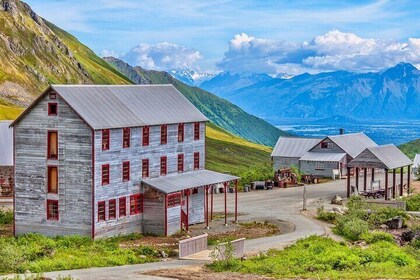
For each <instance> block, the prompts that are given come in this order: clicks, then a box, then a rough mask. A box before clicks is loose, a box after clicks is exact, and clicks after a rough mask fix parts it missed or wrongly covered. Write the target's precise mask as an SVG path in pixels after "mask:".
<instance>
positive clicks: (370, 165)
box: [347, 144, 413, 200]
mask: <svg viewBox="0 0 420 280" xmlns="http://www.w3.org/2000/svg"><path fill="white" fill-rule="evenodd" d="M412 164H413V163H412V161H411V160H410V159H409V158H408V157H407V156H406V155H405V154H404V153H403V152H401V151H400V150H399V149H398V148H397V147H396V146H395V145H392V144H391V145H382V146H377V147H371V148H367V149H365V150H364V151H363V152H361V153H360V154H359V155H357V156H356V157H355V158H354V159H353V160H352V161H350V162H349V163H348V165H347V174H350V169H351V168H354V169H355V186H354V189H355V191H357V192H358V193H361V194H363V195H365V196H366V197H372V198H379V197H384V198H385V200H389V199H390V198H391V197H392V198H395V197H396V196H402V195H403V193H404V187H405V188H406V189H407V193H408V194H409V193H410V180H411V178H410V173H411V172H410V168H411V165H412ZM405 167H407V182H406V185H404V168H405ZM377 169H383V170H384V171H385V174H384V175H385V177H384V182H381V181H380V180H376V178H375V170H377ZM397 170H399V184H398V182H397ZM368 171H371V172H370V173H371V178H370V180H369V181H370V182H369V183H370V184H369V186H368ZM390 172H391V173H392V184H390V182H389V181H390V180H389V173H390ZM361 173H362V174H363V175H362V176H360V175H361ZM359 177H362V178H363V190H362V191H360V190H359V187H360V184H359ZM381 183H382V184H381ZM351 187H352V186H351V182H350V176H347V197H350V195H351V194H352V193H353V191H352V189H351Z"/></svg>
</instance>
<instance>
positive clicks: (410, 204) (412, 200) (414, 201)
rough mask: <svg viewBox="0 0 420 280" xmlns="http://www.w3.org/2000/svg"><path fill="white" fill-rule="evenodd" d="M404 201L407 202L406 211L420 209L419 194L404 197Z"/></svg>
mask: <svg viewBox="0 0 420 280" xmlns="http://www.w3.org/2000/svg"><path fill="white" fill-rule="evenodd" d="M404 201H405V202H406V203H407V210H408V211H420V194H416V195H411V196H408V197H405V198H404Z"/></svg>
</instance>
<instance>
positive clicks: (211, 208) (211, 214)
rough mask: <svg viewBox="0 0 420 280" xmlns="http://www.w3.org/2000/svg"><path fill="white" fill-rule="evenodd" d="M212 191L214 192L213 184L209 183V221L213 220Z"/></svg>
mask: <svg viewBox="0 0 420 280" xmlns="http://www.w3.org/2000/svg"><path fill="white" fill-rule="evenodd" d="M213 193H214V185H211V194H210V200H211V204H210V221H212V222H213Z"/></svg>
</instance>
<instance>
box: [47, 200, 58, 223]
mask: <svg viewBox="0 0 420 280" xmlns="http://www.w3.org/2000/svg"><path fill="white" fill-rule="evenodd" d="M47 220H54V221H58V200H50V199H48V200H47Z"/></svg>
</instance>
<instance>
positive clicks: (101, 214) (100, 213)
mask: <svg viewBox="0 0 420 280" xmlns="http://www.w3.org/2000/svg"><path fill="white" fill-rule="evenodd" d="M100 221H105V201H99V202H98V222H100Z"/></svg>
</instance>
